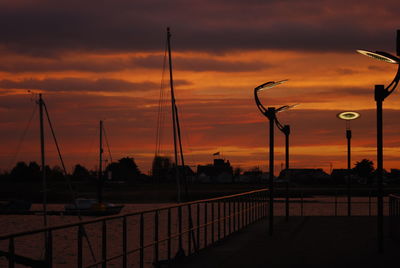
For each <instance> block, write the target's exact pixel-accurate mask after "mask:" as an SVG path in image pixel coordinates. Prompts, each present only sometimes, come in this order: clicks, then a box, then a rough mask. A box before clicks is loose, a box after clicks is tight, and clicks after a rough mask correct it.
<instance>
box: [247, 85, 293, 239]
mask: <svg viewBox="0 0 400 268" xmlns="http://www.w3.org/2000/svg"><path fill="white" fill-rule="evenodd" d="M286 81H287V80H281V81H277V82H275V81H271V82H267V83H264V84H262V85H259V86H258V87H256V88H254V99H255V101H256V105H257V107H258V109H259V110H260V112H261V113H262V114H263V115H264V116H265V117H267V118H268V120H269V234H270V235H272V234H273V218H274V182H273V178H274V124H279V125H280V123H277V122H278V121H277V119H276V114H277V113H279V112H283V111H286V110H288V109H290V108H292V107H294V106H295V105H291V106H290V105H284V106H282V107H279V108H278V109H276V108H275V107H268V108H265V107H264V106H263V105H262V104H261V102H260V99H259V98H258V92H259V91H261V90H266V89H269V88H272V87H274V86H277V85H280V84H282V83H284V82H286ZM280 126H282V125H280ZM287 129H288V134H287V135H289V133H290V128H287ZM286 131H287V130H286ZM287 153H288V150H287ZM286 157H287V159H288V156H286ZM287 165H288V163H287Z"/></svg>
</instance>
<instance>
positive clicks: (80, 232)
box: [77, 224, 83, 268]
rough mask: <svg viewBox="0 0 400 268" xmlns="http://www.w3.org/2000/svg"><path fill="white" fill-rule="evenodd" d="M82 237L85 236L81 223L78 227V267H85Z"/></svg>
mask: <svg viewBox="0 0 400 268" xmlns="http://www.w3.org/2000/svg"><path fill="white" fill-rule="evenodd" d="M82 237H83V227H82V225H81V224H79V227H78V254H77V255H78V258H77V267H78V268H82V267H83V251H82Z"/></svg>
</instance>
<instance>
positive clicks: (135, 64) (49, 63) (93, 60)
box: [0, 54, 273, 73]
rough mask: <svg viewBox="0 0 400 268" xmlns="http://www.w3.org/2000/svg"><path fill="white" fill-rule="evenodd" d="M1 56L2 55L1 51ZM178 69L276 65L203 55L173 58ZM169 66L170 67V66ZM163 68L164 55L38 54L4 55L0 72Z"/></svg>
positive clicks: (251, 68) (242, 68)
mask: <svg viewBox="0 0 400 268" xmlns="http://www.w3.org/2000/svg"><path fill="white" fill-rule="evenodd" d="M0 55H1V54H0ZM173 64H174V69H175V70H185V71H195V72H204V71H215V72H248V71H257V70H262V69H266V68H271V67H273V66H272V65H271V64H267V63H264V62H260V61H253V62H243V61H232V60H222V59H221V60H219V59H210V58H202V57H193V56H189V57H184V56H177V57H174V58H173ZM166 67H168V66H166ZM137 68H146V69H159V70H161V69H162V68H163V56H160V55H150V56H143V57H140V56H138V57H128V58H121V57H120V56H119V55H114V57H113V58H110V57H107V58H102V57H86V58H85V55H82V57H81V58H79V57H76V56H75V57H74V58H71V57H68V56H67V57H63V58H55V59H49V58H34V57H8V58H7V56H6V55H4V57H3V60H2V61H1V62H0V71H5V72H11V73H22V72H48V71H51V72H63V71H81V72H97V73H101V72H116V71H122V70H127V69H137Z"/></svg>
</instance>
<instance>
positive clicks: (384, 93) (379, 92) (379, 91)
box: [357, 30, 400, 253]
mask: <svg viewBox="0 0 400 268" xmlns="http://www.w3.org/2000/svg"><path fill="white" fill-rule="evenodd" d="M396 50H397V56H400V30H397V45H396ZM357 52H358V53H360V54H362V55H365V56H368V57H371V58H374V59H377V60H381V61H384V62H388V63H393V64H397V73H396V75H395V77H394V79H393V81H392V82H391V83H390V84H389V85H388V86H387V87H385V86H384V85H375V102H376V129H377V131H376V132H377V134H376V138H377V143H376V151H377V169H376V171H377V187H378V198H377V210H378V217H377V218H378V251H379V252H380V253H382V252H383V131H382V104H383V101H384V100H385V98H387V97H388V96H389V95H390V94H391V93H392V92H393V91H394V90H395V89H396V87H397V84H398V83H399V79H400V64H399V63H400V59H399V58H398V57H396V56H393V55H391V54H389V53H387V52H382V51H375V52H372V51H368V50H357Z"/></svg>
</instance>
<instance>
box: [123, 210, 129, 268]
mask: <svg viewBox="0 0 400 268" xmlns="http://www.w3.org/2000/svg"><path fill="white" fill-rule="evenodd" d="M126 220H127V219H126V217H125V216H124V217H123V218H122V251H123V255H122V267H123V268H126V267H128V258H127V257H128V256H127V255H126V254H127V248H128V244H127V239H126V236H127V232H126V231H127V222H126Z"/></svg>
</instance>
